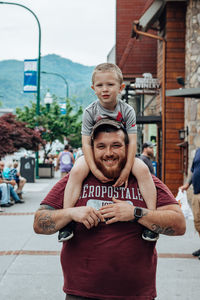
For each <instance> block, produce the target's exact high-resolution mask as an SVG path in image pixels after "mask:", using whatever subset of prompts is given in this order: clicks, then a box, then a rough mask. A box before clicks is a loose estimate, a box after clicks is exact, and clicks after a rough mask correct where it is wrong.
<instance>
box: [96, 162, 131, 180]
mask: <svg viewBox="0 0 200 300" xmlns="http://www.w3.org/2000/svg"><path fill="white" fill-rule="evenodd" d="M95 163H96V166H97V168H98V169H99V170H100V171H101V172H102V173H103V175H104V176H105V177H107V178H109V179H116V178H118V177H119V175H120V173H121V171H122V169H123V168H124V166H125V164H126V158H125V157H124V158H121V159H119V161H118V165H116V166H114V167H109V166H108V167H106V166H104V164H103V163H102V162H101V160H98V161H95Z"/></svg>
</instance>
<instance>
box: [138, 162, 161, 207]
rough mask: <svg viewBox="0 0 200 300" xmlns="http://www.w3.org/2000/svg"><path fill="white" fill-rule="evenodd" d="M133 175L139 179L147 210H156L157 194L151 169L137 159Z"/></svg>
mask: <svg viewBox="0 0 200 300" xmlns="http://www.w3.org/2000/svg"><path fill="white" fill-rule="evenodd" d="M132 173H133V175H134V176H135V177H136V178H137V182H138V185H139V188H140V192H141V194H142V197H143V199H144V201H145V203H146V205H147V208H148V209H155V208H156V201H157V199H156V198H157V193H156V187H155V184H154V182H153V179H152V176H151V173H150V171H149V168H148V167H147V165H146V164H145V163H144V162H143V161H142V160H141V159H139V158H135V161H134V164H133V168H132Z"/></svg>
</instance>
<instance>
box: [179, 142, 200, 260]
mask: <svg viewBox="0 0 200 300" xmlns="http://www.w3.org/2000/svg"><path fill="white" fill-rule="evenodd" d="M191 184H192V185H193V190H194V195H193V198H192V211H193V215H194V226H195V229H196V231H197V232H198V234H199V236H200V148H198V149H197V150H196V153H195V156H194V159H193V162H192V167H191V170H190V173H189V176H188V179H187V181H186V183H185V184H184V185H182V186H181V187H180V189H181V190H182V191H186V190H187V189H188V188H189V186H190V185H191ZM192 255H194V256H198V258H199V259H200V249H198V250H197V251H194V252H193V253H192Z"/></svg>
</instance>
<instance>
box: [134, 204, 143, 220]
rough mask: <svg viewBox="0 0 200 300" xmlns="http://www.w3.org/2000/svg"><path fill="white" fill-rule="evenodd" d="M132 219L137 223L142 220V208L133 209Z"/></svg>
mask: <svg viewBox="0 0 200 300" xmlns="http://www.w3.org/2000/svg"><path fill="white" fill-rule="evenodd" d="M134 217H135V219H134V221H136V222H137V221H138V220H139V219H140V218H142V217H143V209H142V207H137V206H136V207H135V208H134Z"/></svg>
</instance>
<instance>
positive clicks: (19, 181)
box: [9, 162, 26, 199]
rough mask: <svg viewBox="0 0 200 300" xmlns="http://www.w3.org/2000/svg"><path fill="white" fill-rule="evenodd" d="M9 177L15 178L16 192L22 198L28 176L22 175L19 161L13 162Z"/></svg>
mask: <svg viewBox="0 0 200 300" xmlns="http://www.w3.org/2000/svg"><path fill="white" fill-rule="evenodd" d="M9 179H10V180H12V179H14V180H15V182H16V184H17V189H16V193H17V194H18V196H19V198H20V199H22V189H23V187H24V185H25V183H26V178H24V177H22V176H21V175H20V173H19V171H18V162H14V163H13V168H11V169H10V172H9Z"/></svg>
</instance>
